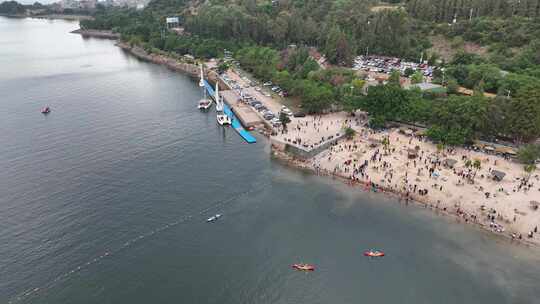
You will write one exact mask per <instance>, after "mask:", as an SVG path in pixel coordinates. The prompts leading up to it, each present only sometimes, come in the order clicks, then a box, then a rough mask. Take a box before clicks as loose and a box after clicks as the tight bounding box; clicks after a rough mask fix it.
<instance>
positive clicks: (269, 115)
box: [263, 112, 274, 120]
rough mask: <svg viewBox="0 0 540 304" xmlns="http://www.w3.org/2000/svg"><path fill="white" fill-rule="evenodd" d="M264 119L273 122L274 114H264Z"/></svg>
mask: <svg viewBox="0 0 540 304" xmlns="http://www.w3.org/2000/svg"><path fill="white" fill-rule="evenodd" d="M263 117H264V119H266V120H271V119H272V118H274V114H272V113H268V112H266V113H265V114H263Z"/></svg>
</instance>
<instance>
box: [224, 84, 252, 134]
mask: <svg viewBox="0 0 540 304" xmlns="http://www.w3.org/2000/svg"><path fill="white" fill-rule="evenodd" d="M219 93H220V95H221V96H223V100H224V101H225V103H227V104H228V105H229V106H230V107H231V110H232V111H233V112H234V114H236V116H237V117H238V119H239V120H240V122H241V123H242V125H243V126H244V127H246V128H255V127H259V126H263V121H262V119H261V118H260V117H259V115H257V113H255V112H254V111H253V109H252V108H250V107H249V106H248V105H246V104H245V103H242V102H241V101H240V99H239V97H238V95H237V94H236V92H234V91H232V90H225V91H221V92H219Z"/></svg>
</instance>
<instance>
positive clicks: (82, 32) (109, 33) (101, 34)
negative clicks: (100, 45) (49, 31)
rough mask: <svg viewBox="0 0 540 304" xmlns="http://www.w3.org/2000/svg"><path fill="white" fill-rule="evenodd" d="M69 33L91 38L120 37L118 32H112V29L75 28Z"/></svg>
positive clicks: (116, 38) (115, 38)
mask: <svg viewBox="0 0 540 304" xmlns="http://www.w3.org/2000/svg"><path fill="white" fill-rule="evenodd" d="M70 33H71V34H79V35H81V36H83V37H93V38H102V39H112V40H118V39H120V34H118V33H113V32H112V31H97V30H83V29H77V30H74V31H71V32H70Z"/></svg>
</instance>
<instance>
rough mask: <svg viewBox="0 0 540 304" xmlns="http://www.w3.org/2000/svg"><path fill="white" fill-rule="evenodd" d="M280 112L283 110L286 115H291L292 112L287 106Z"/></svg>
mask: <svg viewBox="0 0 540 304" xmlns="http://www.w3.org/2000/svg"><path fill="white" fill-rule="evenodd" d="M281 112H283V113H284V114H285V115H287V116H291V115H293V112H292V111H291V110H289V109H287V108H284V109H281Z"/></svg>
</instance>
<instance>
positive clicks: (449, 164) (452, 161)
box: [443, 158, 458, 168]
mask: <svg viewBox="0 0 540 304" xmlns="http://www.w3.org/2000/svg"><path fill="white" fill-rule="evenodd" d="M457 162H458V161H457V160H455V159H453V158H447V159H445V160H444V162H443V164H444V165H445V166H446V167H448V168H454V166H455V165H456V164H457Z"/></svg>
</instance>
